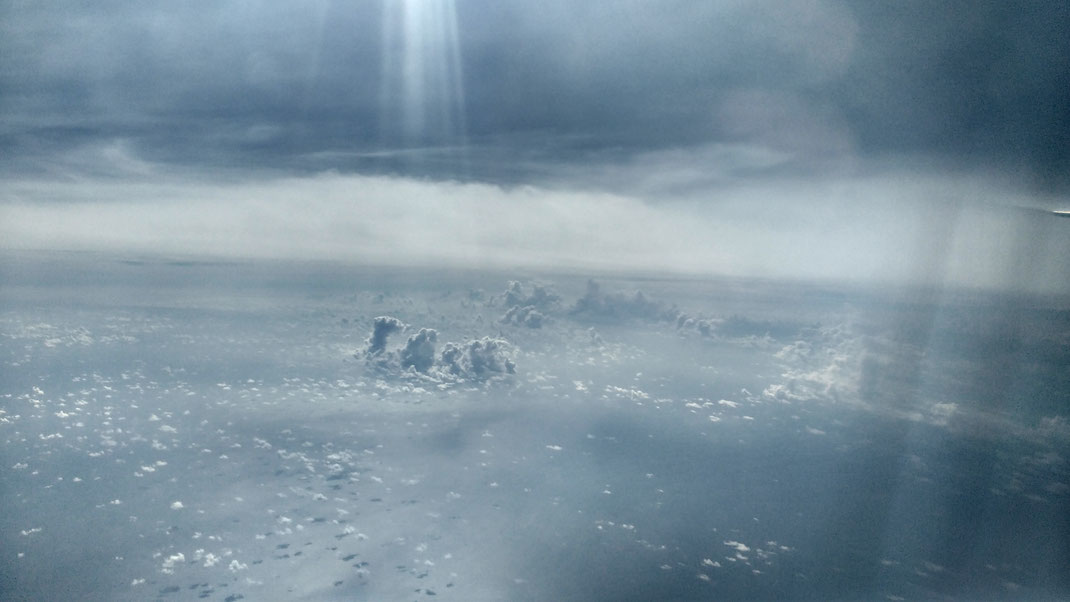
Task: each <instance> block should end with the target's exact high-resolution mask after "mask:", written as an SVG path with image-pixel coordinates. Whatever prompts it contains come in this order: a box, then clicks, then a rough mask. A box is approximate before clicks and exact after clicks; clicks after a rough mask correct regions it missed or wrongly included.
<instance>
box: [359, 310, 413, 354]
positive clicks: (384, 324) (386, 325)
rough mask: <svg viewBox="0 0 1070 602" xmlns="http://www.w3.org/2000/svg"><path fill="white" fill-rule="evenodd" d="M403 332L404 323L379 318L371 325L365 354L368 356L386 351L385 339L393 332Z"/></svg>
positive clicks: (387, 318) (390, 318)
mask: <svg viewBox="0 0 1070 602" xmlns="http://www.w3.org/2000/svg"><path fill="white" fill-rule="evenodd" d="M402 330H405V323H404V322H402V321H401V320H399V319H397V318H392V317H390V316H379V317H378V318H375V320H374V321H373V323H372V334H371V336H370V337H368V347H367V349H365V353H366V354H367V355H369V356H371V355H377V354H381V353H383V352H384V351H385V350H386V339H387V337H389V336H390V335H392V334H394V333H395V332H401V331H402Z"/></svg>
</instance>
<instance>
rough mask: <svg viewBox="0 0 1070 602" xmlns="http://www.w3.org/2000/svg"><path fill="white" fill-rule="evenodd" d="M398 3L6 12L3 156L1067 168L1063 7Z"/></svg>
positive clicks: (1069, 48)
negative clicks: (782, 158) (783, 157)
mask: <svg viewBox="0 0 1070 602" xmlns="http://www.w3.org/2000/svg"><path fill="white" fill-rule="evenodd" d="M401 4H402V3H398V2H362V3H357V4H350V3H339V2H333V1H331V0H314V1H312V2H306V3H302V4H301V5H300V6H293V7H290V6H277V7H266V6H257V7H254V6H253V5H248V4H246V3H238V2H222V3H217V4H213V5H212V6H210V7H203V6H196V7H193V6H190V7H185V6H175V5H165V4H159V3H148V4H141V3H139V4H137V5H130V4H125V3H114V2H103V3H93V4H85V3H82V2H69V1H66V2H62V1H61V2H59V3H49V4H48V5H47V6H45V5H37V4H33V3H25V2H9V3H6V4H5V6H4V7H3V9H0V10H2V17H3V18H2V19H0V21H2V22H3V26H2V34H3V35H0V40H2V41H0V54H2V55H3V56H4V57H5V61H4V67H3V69H2V70H0V107H2V109H0V110H2V115H3V119H2V121H3V123H4V124H5V127H4V129H5V132H4V134H5V135H4V136H3V140H2V142H0V143H2V144H3V146H4V147H5V148H4V150H5V153H4V154H5V155H6V156H7V157H15V156H17V155H20V154H25V153H29V154H31V155H34V156H35V157H38V158H39V157H42V156H45V155H47V154H52V153H53V152H54V151H55V150H57V149H69V148H75V147H77V146H79V145H82V144H85V143H88V142H94V141H101V140H110V139H114V138H124V139H129V140H131V141H132V143H133V144H134V146H135V148H136V149H137V151H138V153H139V154H141V153H144V154H145V155H147V156H150V157H152V158H154V159H158V160H166V161H176V162H180V163H204V162H208V163H210V164H213V165H214V164H217V163H225V164H230V165H249V164H250V163H253V164H257V165H260V164H264V163H268V164H273V165H282V166H293V165H295V161H297V160H298V159H299V158H302V159H303V160H307V163H305V164H304V166H306V167H313V168H314V167H317V165H316V161H333V162H336V164H335V165H332V166H341V167H346V166H363V167H371V168H376V169H379V168H384V169H397V168H403V167H405V166H406V163H410V162H411V161H410V159H412V157H413V156H414V154H420V153H419V152H417V150H416V149H418V148H422V149H423V150H424V151H426V150H427V148H426V147H427V146H428V145H430V146H438V147H441V148H448V147H451V146H456V145H460V144H466V143H472V144H474V145H475V146H477V147H484V148H485V147H488V146H490V147H494V148H496V149H497V150H498V151H507V154H506V155H501V154H500V153H497V156H499V157H503V158H508V159H509V161H508V162H506V161H502V162H501V163H500V164H497V165H496V166H495V167H494V168H490V167H489V166H487V165H486V164H482V167H477V170H479V169H481V170H482V171H484V173H486V174H488V175H493V176H495V177H499V178H508V177H510V174H508V173H496V174H495V173H492V172H494V171H508V170H509V169H518V168H520V169H523V167H521V166H518V165H517V164H516V163H515V162H514V161H512V160H513V159H515V158H518V157H524V158H527V159H539V160H549V161H551V162H552V161H557V160H560V159H561V158H563V157H566V156H568V157H589V156H590V155H591V154H592V153H594V154H599V153H607V154H612V153H614V152H619V151H620V150H623V151H624V152H626V153H630V152H637V151H644V150H654V149H668V148H679V147H690V146H694V145H697V144H704V143H709V142H713V141H716V142H722V143H742V144H746V145H750V146H756V147H761V148H764V149H768V150H769V151H775V152H779V153H786V154H788V155H797V157H796V159H797V161H796V162H799V161H801V162H808V161H810V160H813V159H814V158H829V157H841V156H844V155H846V154H852V153H858V154H860V155H866V156H868V155H873V154H882V153H889V152H891V153H927V154H936V155H941V156H947V157H952V158H956V159H962V160H968V161H975V160H983V161H991V162H994V163H998V164H1006V165H1008V166H1011V167H1013V168H1015V169H1025V170H1027V171H1029V172H1031V173H1032V174H1033V176H1035V177H1036V178H1037V180H1038V181H1039V182H1041V183H1043V184H1044V185H1062V184H1066V176H1065V174H1066V173H1068V172H1070V162H1068V161H1070V154H1068V150H1070V135H1068V134H1067V133H1066V132H1068V131H1070V124H1068V122H1067V119H1068V115H1070V95H1068V94H1067V92H1066V90H1068V89H1070V68H1068V66H1070V65H1068V58H1067V57H1070V39H1068V38H1067V36H1066V35H1065V32H1066V31H1067V29H1068V27H1070V9H1068V8H1067V7H1066V5H1065V3H1061V2H1013V1H1012V2H991V1H984V2H966V1H960V0H945V1H942V2H921V1H910V2H896V3H894V4H889V5H885V4H874V3H872V2H865V1H860V0H846V1H841V0H789V1H786V2H785V1H782V0H777V1H772V0H768V1H764V0H763V1H759V2H737V1H734V0H718V1H713V2H674V3H651V2H642V1H638V0H629V1H625V2H607V1H595V2H584V3H582V4H577V3H575V2H568V1H566V0H548V1H544V2H522V1H520V0H505V1H502V0H473V1H466V2H457V3H453V2H449V3H441V4H443V5H446V6H447V8H446V9H443V8H441V7H438V4H439V3H404V9H403V10H404V11H406V14H405V15H400V14H399V13H398V6H399V5H401ZM432 4H434V6H432ZM414 128H416V129H414ZM404 149H408V152H409V153H410V154H406V152H401V151H403V150H404ZM13 151H18V152H17V153H16V152H13ZM423 156H424V158H425V159H426V161H424V163H425V165H424V167H425V168H427V165H426V164H427V163H434V162H441V161H442V160H443V159H444V158H448V157H447V155H444V154H442V153H441V152H439V153H433V154H431V155H426V154H425V155H423ZM453 158H456V157H453ZM510 164H511V165H512V167H511V168H510V167H509V165H510ZM456 166H457V167H458V168H459V167H460V163H458V164H457V165H456ZM513 175H515V174H513Z"/></svg>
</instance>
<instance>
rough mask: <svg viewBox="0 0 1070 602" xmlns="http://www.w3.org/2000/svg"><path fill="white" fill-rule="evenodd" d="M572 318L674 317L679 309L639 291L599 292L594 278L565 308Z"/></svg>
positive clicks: (672, 318) (612, 320) (652, 318)
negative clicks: (631, 292) (585, 289)
mask: <svg viewBox="0 0 1070 602" xmlns="http://www.w3.org/2000/svg"><path fill="white" fill-rule="evenodd" d="M569 313H570V314H571V315H573V316H575V317H579V318H584V319H588V320H595V321H606V322H619V321H623V320H629V319H641V320H652V321H659V320H670V321H671V320H675V319H676V318H677V316H678V315H679V313H680V312H679V311H678V310H677V309H676V308H675V307H666V306H665V305H664V304H662V303H660V302H658V301H652V300H650V299H647V298H646V295H644V294H643V293H642V291H636V292H635V293H634V294H631V295H627V294H624V293H603V292H602V289H601V287H600V286H599V284H598V283H597V282H595V281H594V280H588V281H587V292H586V293H584V295H583V296H582V297H580V298H579V299H577V300H576V303H575V304H574V305H573V306H572V308H571V309H570V310H569Z"/></svg>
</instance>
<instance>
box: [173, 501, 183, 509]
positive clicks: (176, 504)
mask: <svg viewBox="0 0 1070 602" xmlns="http://www.w3.org/2000/svg"><path fill="white" fill-rule="evenodd" d="M184 507H185V506H183V505H182V502H180V501H177V500H176V501H175V502H173V503H172V504H171V509H172V510H181V509H182V508H184Z"/></svg>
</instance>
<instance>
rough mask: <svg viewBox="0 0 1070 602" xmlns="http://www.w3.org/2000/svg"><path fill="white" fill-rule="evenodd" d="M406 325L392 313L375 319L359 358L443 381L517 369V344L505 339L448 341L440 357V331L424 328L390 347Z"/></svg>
mask: <svg viewBox="0 0 1070 602" xmlns="http://www.w3.org/2000/svg"><path fill="white" fill-rule="evenodd" d="M406 328H407V325H405V324H404V323H403V322H402V321H401V320H398V319H397V318H394V317H391V316H379V317H377V318H375V319H374V320H373V322H372V333H371V335H370V336H369V337H368V339H367V343H368V346H367V347H366V348H365V350H364V351H362V352H360V353H357V354H356V357H358V358H363V359H364V360H365V361H366V362H367V365H368V366H370V367H374V368H375V369H377V370H381V371H384V372H386V373H395V374H398V375H400V374H401V373H402V372H405V371H410V370H412V371H415V372H418V373H420V374H421V378H429V379H432V380H436V381H440V382H449V381H458V380H485V379H488V378H491V377H493V376H499V375H507V374H514V373H515V372H516V363H515V362H514V360H513V356H514V349H513V346H512V345H511V344H510V343H509V342H508V341H506V340H504V339H497V338H491V337H483V338H481V339H476V340H472V341H467V342H464V343H454V342H447V343H446V344H445V345H444V346H443V349H442V353H441V354H439V355H438V356H437V357H436V355H435V345H436V343H437V342H438V331H436V330H434V329H432V328H421V329H420V330H419V331H418V332H416V333H415V334H413V335H411V336H410V337H409V338H408V340H407V341H405V345H404V346H402V347H401V348H400V349H393V350H391V349H387V337H389V336H390V335H391V334H393V333H395V332H399V331H401V330H404V329H406Z"/></svg>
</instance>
